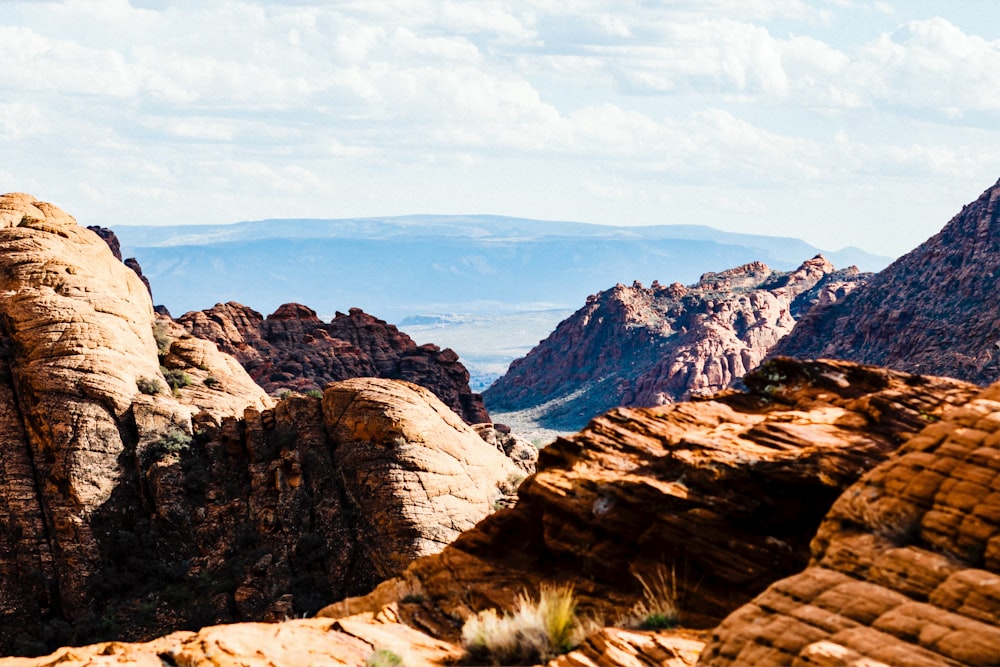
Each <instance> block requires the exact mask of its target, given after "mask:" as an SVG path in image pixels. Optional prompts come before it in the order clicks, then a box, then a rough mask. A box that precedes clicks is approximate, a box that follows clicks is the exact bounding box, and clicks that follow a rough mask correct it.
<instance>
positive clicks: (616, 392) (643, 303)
mask: <svg viewBox="0 0 1000 667" xmlns="http://www.w3.org/2000/svg"><path fill="white" fill-rule="evenodd" d="M864 279H865V276H864V275H862V274H860V273H859V272H858V271H857V269H855V268H853V267H852V268H849V269H845V270H842V271H835V270H834V267H833V266H832V265H831V264H830V263H829V262H828V261H826V260H825V259H823V258H822V257H816V258H814V259H811V260H809V261H807V262H805V263H804V264H802V266H801V267H799V268H798V269H797V270H796V271H792V272H780V271H773V270H772V269H770V268H768V267H767V266H766V265H764V264H762V263H760V262H756V263H753V264H747V265H746V266H742V267H739V268H737V269H732V270H730V271H724V272H722V273H709V274H705V275H704V276H702V278H701V281H700V282H699V283H698V284H696V285H692V286H690V287H684V286H682V285H680V284H674V285H671V286H669V287H664V286H661V285H659V284H657V283H654V284H653V286H652V287H650V288H644V287H642V285H640V284H638V283H636V284H634V285H632V286H631V287H626V286H625V285H617V286H615V287H614V288H612V289H610V290H608V291H606V292H601V293H600V294H597V295H594V296H592V297H590V298H589V299H588V300H587V304H586V306H584V307H583V308H581V309H580V310H579V311H577V312H576V313H574V314H573V315H572V316H571V317H570V318H569V319H567V320H565V321H563V322H562V323H560V325H559V326H558V327H557V328H556V330H555V331H554V332H553V333H552V334H551V335H550V336H549V337H548V338H547V339H546V340H544V341H542V342H541V343H540V344H539V345H538V346H537V347H536V348H534V349H533V350H532V351H531V352H529V353H528V355H527V356H525V357H523V358H522V359H518V360H516V361H515V362H514V363H512V364H511V366H510V369H509V370H508V371H507V373H506V374H505V375H504V376H503V377H501V378H500V379H499V380H497V381H496V382H495V383H494V384H493V385H492V386H491V387H490V388H489V389H488V390H487V391H486V392H485V393H484V397H485V400H486V403H487V406H488V407H489V409H490V410H491V411H493V412H513V411H525V410H528V411H531V413H532V414H533V418H534V419H536V420H537V421H538V422H539V424H540V425H541V426H543V427H547V428H554V429H562V430H576V429H579V428H581V427H583V426H584V425H585V424H586V423H587V421H588V420H589V419H590V418H591V417H594V416H596V415H598V414H600V413H602V412H604V411H606V410H610V409H611V408H613V407H616V406H622V405H624V406H654V405H663V404H667V403H672V402H674V401H678V400H684V399H686V398H688V397H690V396H695V395H702V394H706V393H711V392H714V391H720V390H722V389H725V388H726V387H728V386H730V384H731V383H732V382H734V381H735V380H738V379H739V378H740V377H742V376H743V374H744V373H746V372H747V371H748V370H750V369H752V368H755V367H756V366H757V365H759V364H760V362H761V361H762V360H763V359H764V357H765V356H766V355H767V354H768V352H769V351H770V350H771V348H772V347H773V346H774V344H775V343H776V342H777V341H778V340H779V339H780V338H781V337H782V336H784V335H786V334H787V333H788V332H789V331H791V330H792V327H793V326H794V324H795V322H796V320H797V319H798V318H799V317H801V316H802V315H803V314H804V313H805V312H808V311H809V310H810V309H811V308H814V307H819V308H823V307H826V306H827V305H828V304H829V303H831V302H833V301H836V300H838V299H841V298H843V297H844V296H845V295H846V294H848V293H849V292H850V291H851V290H852V289H854V288H855V287H857V285H859V284H861V283H862V282H863V281H864Z"/></svg>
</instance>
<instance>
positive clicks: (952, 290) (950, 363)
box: [775, 182, 1000, 385]
mask: <svg viewBox="0 0 1000 667" xmlns="http://www.w3.org/2000/svg"><path fill="white" fill-rule="evenodd" d="M998 212H1000V182H998V183H997V184H995V185H994V186H993V187H991V188H989V189H988V190H986V192H984V193H983V194H982V195H981V196H980V197H979V199H977V200H976V201H974V202H972V203H971V204H968V205H966V206H964V207H963V208H962V211H961V212H960V213H959V214H958V215H956V216H955V217H954V218H952V219H951V221H950V222H948V224H947V225H945V227H944V229H942V230H941V231H940V232H939V233H938V234H936V235H935V236H933V237H931V238H930V239H928V240H927V241H926V242H925V243H923V244H922V245H920V246H919V247H917V248H916V249H914V250H913V251H912V252H910V253H908V254H907V255H904V256H903V257H901V258H899V259H898V260H896V261H895V262H893V264H892V265H890V266H889V267H887V268H886V269H884V270H882V271H881V272H879V273H878V274H877V275H875V276H874V277H873V278H872V279H871V280H870V281H868V283H867V284H866V285H865V286H864V287H863V288H862V289H859V290H857V291H855V292H854V293H853V294H851V295H850V296H849V297H847V298H846V299H844V300H843V301H841V302H839V303H838V304H836V305H834V306H832V307H830V308H825V309H821V310H817V311H815V312H813V313H811V314H810V315H808V316H807V317H805V318H804V319H803V320H802V321H801V322H800V323H799V324H798V325H797V326H796V328H795V330H794V331H793V332H792V333H791V334H790V335H789V336H788V337H787V338H785V339H784V340H782V342H781V343H779V344H778V346H777V347H776V348H775V354H783V355H790V356H795V357H805V358H815V357H832V358H837V359H846V360H849V361H856V362H859V363H867V364H878V365H880V366H887V367H890V368H895V369H898V370H903V371H908V372H911V373H929V374H934V375H947V376H949V377H955V378H960V379H963V380H967V381H969V382H975V383H977V384H981V385H985V384H989V383H990V382H995V381H996V380H997V379H1000V311H998V306H997V304H998V302H997V299H996V292H997V281H998V279H1000V216H998Z"/></svg>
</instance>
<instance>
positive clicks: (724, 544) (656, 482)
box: [322, 360, 976, 637]
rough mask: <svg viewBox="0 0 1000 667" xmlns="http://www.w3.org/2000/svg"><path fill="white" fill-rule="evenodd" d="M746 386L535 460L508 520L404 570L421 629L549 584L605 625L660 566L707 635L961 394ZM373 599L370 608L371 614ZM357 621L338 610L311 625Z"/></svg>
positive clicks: (831, 367)
mask: <svg viewBox="0 0 1000 667" xmlns="http://www.w3.org/2000/svg"><path fill="white" fill-rule="evenodd" d="M747 383H748V386H749V387H750V392H749V393H740V392H731V393H729V394H726V395H723V396H720V397H718V398H717V399H715V400H710V401H698V402H693V403H679V404H674V405H669V406H662V407H658V408H618V409H616V410H613V411H611V412H609V413H607V414H606V415H603V416H601V417H599V418H597V419H595V420H594V421H593V422H592V423H591V424H590V425H589V426H588V427H587V428H586V429H584V430H583V431H581V432H580V433H579V434H577V435H575V436H573V437H570V438H563V439H559V440H557V441H556V443H555V444H553V445H550V446H549V447H546V448H545V449H543V450H542V452H541V456H540V459H539V466H538V472H537V473H536V474H535V475H534V476H532V477H529V478H528V479H527V480H526V481H525V482H524V483H523V484H522V486H521V488H520V490H519V492H518V502H517V504H516V505H515V506H514V508H513V509H510V510H503V511H500V512H498V513H496V514H494V515H492V516H490V517H489V518H487V519H486V520H484V521H482V522H481V523H480V524H479V525H477V526H476V528H474V529H473V530H471V531H467V532H465V533H463V534H462V535H461V536H460V537H459V538H458V539H457V540H455V542H453V543H452V544H451V545H449V546H448V547H447V548H446V549H444V551H442V552H441V553H440V554H438V555H436V556H432V557H428V558H423V559H420V560H418V561H416V562H414V564H413V565H411V566H410V567H409V568H408V570H407V573H406V577H407V582H408V586H409V587H410V588H419V589H420V590H422V591H423V593H424V595H425V596H426V597H427V599H428V600H429V601H430V603H431V604H430V606H431V607H432V609H431V610H425V615H424V616H422V617H421V618H422V619H423V620H422V622H423V623H424V624H425V626H426V627H433V628H434V632H437V633H439V634H440V635H441V636H445V637H447V636H449V634H448V633H449V632H452V633H453V632H455V629H454V626H453V625H449V624H450V623H451V621H449V620H448V619H450V618H453V617H459V618H464V617H465V616H467V615H468V614H469V613H470V611H475V610H478V609H482V608H487V607H499V608H505V609H509V608H511V607H512V606H513V604H514V598H515V596H516V595H517V594H518V593H519V592H520V591H522V590H524V589H525V588H527V589H528V590H535V589H537V587H538V586H539V585H540V583H541V582H549V583H568V584H572V585H573V586H574V587H575V590H576V593H577V595H578V596H579V598H580V600H581V604H582V605H583V607H584V609H586V610H589V611H595V612H597V613H598V614H599V615H601V616H603V618H604V619H605V620H606V622H608V623H614V622H615V621H616V620H618V619H619V618H620V617H622V616H624V615H625V614H626V613H627V611H628V610H629V609H630V608H631V607H632V606H633V605H634V604H635V603H636V601H637V600H638V599H639V597H640V595H641V586H640V584H639V582H638V578H637V575H638V576H642V577H644V578H646V579H649V577H650V576H652V575H653V574H654V573H655V571H656V568H657V567H663V568H666V569H667V570H668V571H671V572H673V573H674V575H675V576H676V585H677V589H678V605H679V607H680V609H681V621H682V623H683V624H684V625H685V626H687V627H696V628H710V627H713V626H714V625H715V624H716V623H717V622H718V621H719V620H721V619H722V618H724V617H725V616H726V615H727V614H728V613H729V612H730V611H732V610H733V609H734V608H736V607H737V606H738V605H739V604H741V603H742V602H745V601H748V600H750V599H751V598H752V597H753V596H754V595H756V594H758V593H759V592H760V591H762V590H763V589H764V588H765V587H766V586H767V585H768V583H770V582H773V581H775V580H777V579H779V578H781V577H783V576H787V574H791V573H795V572H798V571H799V570H801V569H802V568H803V567H804V566H805V565H806V563H807V562H808V559H809V540H810V539H811V538H812V536H813V535H814V533H815V530H816V527H817V526H819V524H820V522H821V521H822V519H823V517H824V515H825V514H826V512H827V511H828V510H829V508H830V506H831V505H832V503H833V502H834V500H835V499H836V498H837V496H838V495H839V494H840V493H841V492H842V491H843V490H844V489H845V488H846V487H847V486H849V485H850V484H852V483H853V482H854V481H855V480H857V479H858V478H859V477H860V476H861V475H862V474H863V473H864V472H865V471H867V470H869V469H871V468H872V467H873V466H875V465H876V464H877V463H879V462H881V461H883V460H885V458H886V457H887V456H888V455H889V454H891V452H892V451H894V450H895V448H896V447H898V446H899V444H900V442H902V441H903V440H904V439H905V438H906V437H907V436H909V435H911V434H913V433H915V432H917V431H918V430H919V429H920V428H921V427H922V426H924V425H925V424H927V423H928V422H929V421H930V420H936V419H939V418H940V416H941V415H942V414H946V413H947V411H949V410H952V409H954V406H956V405H961V404H963V403H964V402H966V401H967V400H969V398H970V397H971V396H973V395H974V394H975V392H976V388H975V387H974V386H973V385H969V384H966V383H962V382H958V381H953V380H947V379H941V378H927V377H916V376H909V375H906V374H901V373H893V372H888V371H884V370H880V369H876V368H865V367H859V366H855V365H852V364H846V363H838V362H830V363H825V362H813V363H806V364H803V363H800V362H796V361H793V360H780V361H777V362H774V363H772V364H769V365H768V366H766V367H765V368H764V369H763V370H761V371H760V372H758V373H756V374H754V375H753V376H751V377H748V379H747ZM385 586H387V587H388V586H389V584H385ZM373 596H375V597H374V607H375V608H378V607H379V606H382V605H384V604H386V602H387V601H386V599H385V597H384V595H383V596H382V597H381V598H379V596H378V595H377V594H373ZM364 608H365V602H364V601H363V600H362V601H345V602H344V603H341V604H339V605H334V606H333V607H331V608H330V609H329V610H326V611H324V612H322V613H329V614H333V615H342V614H344V613H345V612H347V611H351V612H352V613H353V612H354V611H361V610H364ZM373 610H374V609H373ZM435 612H436V613H437V616H435V615H434V613H435ZM435 618H436V619H437V622H438V625H433V626H432V624H431V621H430V619H435ZM452 636H453V635H452Z"/></svg>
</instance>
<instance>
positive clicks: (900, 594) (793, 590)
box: [701, 386, 1000, 667]
mask: <svg viewBox="0 0 1000 667" xmlns="http://www.w3.org/2000/svg"><path fill="white" fill-rule="evenodd" d="M998 434H1000V387H997V386H994V387H992V388H990V389H987V390H986V391H984V392H983V393H982V394H980V395H978V396H977V397H975V398H974V399H973V400H971V401H970V402H968V403H967V404H966V405H965V406H963V407H961V408H959V409H957V410H953V411H950V412H948V413H946V414H945V415H944V417H943V420H942V421H940V422H937V423H934V424H932V425H931V426H928V427H927V428H925V429H924V430H923V431H922V432H920V433H919V434H917V435H916V436H914V437H912V438H911V439H910V440H909V441H908V442H907V443H906V444H905V445H904V446H903V447H902V448H900V450H899V451H898V452H897V454H896V455H894V456H893V457H892V458H890V459H889V460H888V461H886V462H885V463H883V464H882V465H880V466H878V467H876V468H875V469H874V470H872V471H871V472H869V473H868V474H867V475H865V476H864V477H863V478H862V479H861V480H860V481H859V482H858V483H856V484H854V485H853V486H851V487H850V488H849V489H847V490H846V491H845V492H844V493H843V495H841V496H840V498H838V499H837V502H836V503H835V504H834V505H833V507H832V508H831V510H830V512H829V514H828V515H827V517H826V520H825V521H824V522H823V523H822V525H821V526H820V528H819V531H818V533H817V535H816V538H815V539H814V540H813V543H812V560H811V562H810V565H809V567H808V568H807V569H805V570H804V571H803V572H802V573H800V574H796V575H794V576H791V577H789V578H787V579H783V580H781V581H778V582H776V583H774V584H773V585H772V586H771V587H769V588H768V589H767V590H766V591H764V592H763V593H762V594H761V595H759V596H758V597H757V598H755V599H754V600H753V601H752V602H750V603H748V604H747V605H745V606H744V607H742V608H740V609H738V610H737V611H735V612H734V613H733V614H732V615H730V616H729V617H728V618H727V619H726V620H725V621H724V622H723V623H722V624H721V625H720V626H719V628H718V629H717V630H716V631H715V633H714V637H713V640H712V642H711V643H710V644H709V646H708V647H707V648H706V651H705V653H704V654H703V656H702V658H701V664H705V665H712V666H713V667H715V666H718V667H725V666H727V665H746V664H758V665H772V664H773V665H788V664H822V665H831V666H833V665H838V666H839V665H860V664H888V665H996V664H997V661H998V659H1000V612H998V610H1000V549H998V548H997V545H1000V448H998V446H1000V445H998V443H1000V437H998Z"/></svg>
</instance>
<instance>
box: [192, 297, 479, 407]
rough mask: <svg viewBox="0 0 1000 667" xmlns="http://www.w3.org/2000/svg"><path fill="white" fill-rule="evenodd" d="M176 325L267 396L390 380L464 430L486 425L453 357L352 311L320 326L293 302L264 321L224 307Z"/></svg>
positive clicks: (234, 306)
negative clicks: (418, 390) (222, 355)
mask: <svg viewBox="0 0 1000 667" xmlns="http://www.w3.org/2000/svg"><path fill="white" fill-rule="evenodd" d="M177 321H178V322H179V323H181V324H182V325H183V326H184V327H186V328H187V330H188V331H189V332H191V333H192V334H193V335H195V336H198V337H200V338H204V339H206V340H210V341H212V342H214V343H216V344H217V345H218V346H219V349H220V350H222V351H223V352H226V353H228V354H232V355H233V356H234V357H236V358H237V359H238V360H239V361H240V363H242V364H243V366H244V368H246V370H247V372H248V373H250V376H251V377H253V378H254V380H256V381H257V382H258V383H259V384H260V385H261V386H262V387H263V388H264V389H265V390H267V391H268V392H270V393H272V394H274V393H277V392H280V391H281V390H284V389H289V390H294V391H300V392H305V391H310V390H316V389H320V388H322V387H323V386H324V385H325V384H326V383H328V382H333V381H336V380H345V379H348V378H353V377H384V378H393V379H399V380H407V381H410V382H413V383H415V384H419V385H421V386H424V387H427V388H428V389H430V390H431V391H433V392H434V393H435V395H437V396H438V398H440V399H441V400H442V401H444V402H445V404H447V405H448V406H449V407H451V408H452V409H453V410H454V411H455V412H457V413H458V414H459V415H461V417H462V418H463V419H465V421H466V422H468V423H470V424H476V423H483V422H489V421H490V417H489V414H488V413H487V412H486V409H485V408H484V407H483V403H482V398H481V397H480V396H479V395H478V394H474V393H472V390H471V389H470V388H469V373H468V371H467V370H466V369H465V367H464V366H463V365H462V364H461V362H460V361H459V360H458V355H457V354H455V352H453V351H452V350H450V349H444V350H442V349H440V348H438V347H437V346H436V345H420V346H418V345H417V344H416V343H414V342H413V339H411V338H410V337H409V336H407V335H406V334H405V333H403V332H401V331H399V330H398V329H397V328H396V327H395V326H393V325H391V324H387V323H386V322H385V321H383V320H380V319H377V318H375V317H372V316H371V315H368V314H366V313H364V312H362V311H361V310H360V309H358V308H352V309H351V310H350V312H349V313H348V314H346V315H345V314H344V313H337V315H336V317H335V318H334V319H333V320H332V321H331V322H330V323H329V324H324V323H323V322H322V321H321V320H320V319H319V318H318V317H317V316H316V313H315V311H313V310H312V309H311V308H307V307H306V306H303V305H301V304H297V303H288V304H285V305H283V306H281V307H280V308H278V309H277V310H276V311H275V312H274V313H272V314H271V315H268V316H267V318H266V319H265V318H264V317H263V316H261V314H260V313H258V312H256V311H254V310H252V309H250V308H247V307H246V306H243V305H240V304H238V303H233V302H230V303H226V304H218V305H216V306H215V307H214V308H210V309H208V310H204V311H195V312H191V313H187V314H185V315H183V316H182V317H180V318H179V319H178V320H177Z"/></svg>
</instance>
